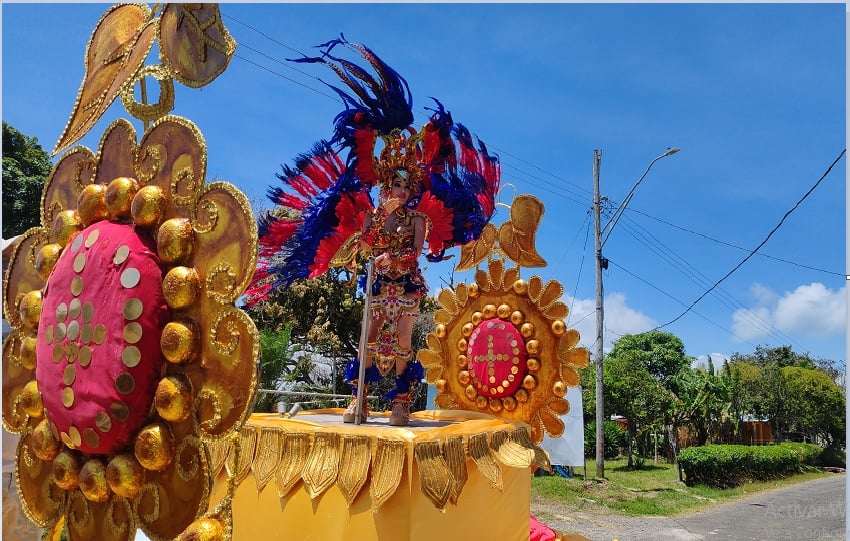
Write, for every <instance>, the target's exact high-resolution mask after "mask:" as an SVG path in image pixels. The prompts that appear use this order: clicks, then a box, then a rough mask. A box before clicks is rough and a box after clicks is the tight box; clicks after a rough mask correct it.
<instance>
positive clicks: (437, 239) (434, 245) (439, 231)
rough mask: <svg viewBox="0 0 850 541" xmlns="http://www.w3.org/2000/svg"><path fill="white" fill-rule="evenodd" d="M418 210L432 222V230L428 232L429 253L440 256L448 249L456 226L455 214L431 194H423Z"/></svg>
mask: <svg viewBox="0 0 850 541" xmlns="http://www.w3.org/2000/svg"><path fill="white" fill-rule="evenodd" d="M416 210H418V211H419V212H421V213H422V214H424V215H425V216H427V217H428V219H429V220H430V221H431V230H430V231H429V232H428V237H427V239H425V240H427V241H428V251H429V252H431V253H432V254H438V253H440V251H441V250H443V249H444V248H448V247H449V245H450V243H451V239H452V232H453V231H454V226H453V225H452V218H453V217H454V214H453V213H452V211H451V209H448V208H446V206H445V205H444V204H443V202H442V201H440V200H439V199H437V198H436V197H435V196H434V195H433V194H431V192H425V193H423V194H422V199H421V200H420V201H419V206H418V207H416Z"/></svg>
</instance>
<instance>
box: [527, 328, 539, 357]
mask: <svg viewBox="0 0 850 541" xmlns="http://www.w3.org/2000/svg"><path fill="white" fill-rule="evenodd" d="M524 326H525V325H523V327H524ZM525 351H527V352H528V354H529V355H537V354H539V353H540V342H539V341H538V340H529V341H528V342H526V343H525Z"/></svg>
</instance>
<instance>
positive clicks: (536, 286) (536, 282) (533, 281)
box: [528, 275, 543, 302]
mask: <svg viewBox="0 0 850 541" xmlns="http://www.w3.org/2000/svg"><path fill="white" fill-rule="evenodd" d="M542 293H543V280H542V279H541V278H540V277H539V276H536V275H535V276H532V277H531V278H529V279H528V298H529V299H531V300H532V302H537V301H539V300H540V295H541V294H542Z"/></svg>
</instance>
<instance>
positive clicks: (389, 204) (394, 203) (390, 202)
mask: <svg viewBox="0 0 850 541" xmlns="http://www.w3.org/2000/svg"><path fill="white" fill-rule="evenodd" d="M381 206H382V207H383V208H384V210H385V211H386V213H387V214H388V215H389V214H392V213H393V212H395V211H396V209H397V208H398V207H400V206H401V199H399V198H398V197H392V198H390V199H387V200H386V201H384V204H383V205H381Z"/></svg>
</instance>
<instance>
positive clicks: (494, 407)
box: [487, 398, 502, 413]
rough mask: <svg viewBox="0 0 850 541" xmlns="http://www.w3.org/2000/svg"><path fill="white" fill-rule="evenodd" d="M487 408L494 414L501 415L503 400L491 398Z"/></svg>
mask: <svg viewBox="0 0 850 541" xmlns="http://www.w3.org/2000/svg"><path fill="white" fill-rule="evenodd" d="M487 406H488V407H489V408H490V411H492V412H493V413H499V412H500V411H502V399H501V398H491V399H490V401H489V402H488V404H487Z"/></svg>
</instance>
